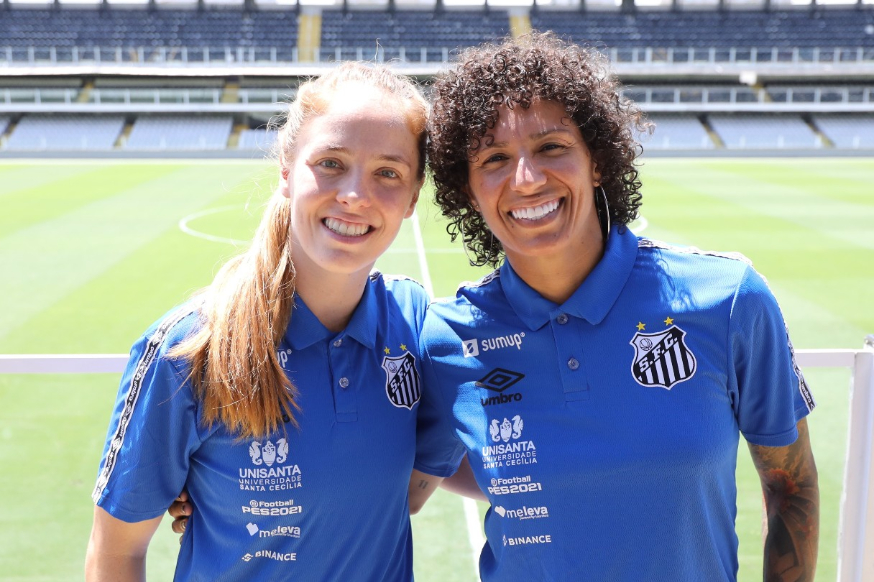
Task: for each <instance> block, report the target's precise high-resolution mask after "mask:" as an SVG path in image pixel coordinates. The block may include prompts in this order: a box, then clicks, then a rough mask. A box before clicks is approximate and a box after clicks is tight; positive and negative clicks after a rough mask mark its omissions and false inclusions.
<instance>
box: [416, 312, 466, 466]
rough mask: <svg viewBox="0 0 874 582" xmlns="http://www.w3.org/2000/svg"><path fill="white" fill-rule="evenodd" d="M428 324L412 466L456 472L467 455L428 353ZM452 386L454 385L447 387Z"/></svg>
mask: <svg viewBox="0 0 874 582" xmlns="http://www.w3.org/2000/svg"><path fill="white" fill-rule="evenodd" d="M427 329H428V326H427V325H426V327H425V332H424V333H423V335H422V338H423V339H420V341H419V345H420V353H421V354H422V377H423V379H424V386H423V390H422V399H421V400H420V401H419V410H418V416H417V420H416V460H415V463H414V465H413V467H414V468H415V469H416V470H418V471H421V472H423V473H427V474H428V475H434V476H436V477H449V476H451V475H454V474H455V472H456V471H457V470H458V466H459V465H460V464H461V460H462V459H463V458H464V455H465V448H464V445H463V444H462V442H461V441H460V440H459V439H458V437H457V436H456V434H455V430H454V428H453V423H452V409H451V408H450V407H448V406H446V404H445V403H444V395H443V389H444V387H443V386H441V384H440V381H439V380H438V378H437V374H436V370H435V367H434V364H433V363H432V361H431V358H430V355H429V354H428V348H427V342H426V341H424V338H425V337H426V336H427V333H428V331H427ZM446 388H451V387H446Z"/></svg>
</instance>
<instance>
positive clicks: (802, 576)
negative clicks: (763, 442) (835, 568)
mask: <svg viewBox="0 0 874 582" xmlns="http://www.w3.org/2000/svg"><path fill="white" fill-rule="evenodd" d="M749 447H750V453H751V454H752V456H753V463H754V464H755V465H756V470H757V471H758V473H759V479H760V480H761V482H762V492H763V493H764V502H765V516H764V523H763V534H764V536H765V563H764V580H765V582H811V581H812V580H813V575H814V572H815V571H816V556H817V549H818V544H819V485H818V483H817V474H816V463H815V462H814V460H813V451H812V450H811V448H810V436H809V434H808V432H807V420H806V419H801V420H800V421H799V422H798V440H796V441H795V442H794V443H793V444H791V445H789V446H786V447H763V446H758V445H752V444H751V445H749Z"/></svg>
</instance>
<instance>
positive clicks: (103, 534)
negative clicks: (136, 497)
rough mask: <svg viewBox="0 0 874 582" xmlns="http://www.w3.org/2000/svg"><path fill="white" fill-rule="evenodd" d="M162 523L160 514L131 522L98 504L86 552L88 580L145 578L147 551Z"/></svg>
mask: <svg viewBox="0 0 874 582" xmlns="http://www.w3.org/2000/svg"><path fill="white" fill-rule="evenodd" d="M159 523H161V518H160V517H156V518H154V519H149V520H146V521H140V522H136V523H128V522H124V521H121V520H120V519H117V518H115V517H113V516H111V515H110V514H109V513H107V512H106V511H104V510H103V509H102V508H100V507H95V508H94V525H93V526H92V527H91V538H90V539H89V540H88V552H87V554H86V555H85V580H86V582H145V580H146V551H147V550H148V547H149V540H151V539H152V535H153V534H154V533H155V530H156V529H157V528H158V524H159Z"/></svg>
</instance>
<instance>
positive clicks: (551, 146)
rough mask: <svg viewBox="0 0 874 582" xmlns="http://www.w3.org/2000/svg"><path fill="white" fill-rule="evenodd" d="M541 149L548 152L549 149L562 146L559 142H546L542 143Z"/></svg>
mask: <svg viewBox="0 0 874 582" xmlns="http://www.w3.org/2000/svg"><path fill="white" fill-rule="evenodd" d="M542 149H543V151H545V152H548V151H551V150H560V149H564V146H563V145H562V144H560V143H548V144H546V145H544V146H543V148H542Z"/></svg>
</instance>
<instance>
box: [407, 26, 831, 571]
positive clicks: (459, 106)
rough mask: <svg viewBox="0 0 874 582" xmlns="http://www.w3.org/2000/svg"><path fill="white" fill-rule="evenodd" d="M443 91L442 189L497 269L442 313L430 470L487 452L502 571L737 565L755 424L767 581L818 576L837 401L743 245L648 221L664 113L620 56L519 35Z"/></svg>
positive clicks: (449, 209) (455, 228) (465, 64)
mask: <svg viewBox="0 0 874 582" xmlns="http://www.w3.org/2000/svg"><path fill="white" fill-rule="evenodd" d="M432 96H433V106H432V114H431V117H430V119H429V130H430V139H431V141H430V145H429V155H430V162H431V167H432V170H433V173H434V180H435V183H436V188H437V195H436V196H437V202H438V204H439V206H440V208H441V211H442V213H443V214H444V215H445V216H446V217H447V218H448V219H449V221H450V225H449V227H448V230H449V233H450V235H451V236H452V237H453V239H454V238H456V237H461V239H462V242H463V244H464V245H465V247H466V250H469V251H470V252H472V253H473V256H474V258H473V259H472V262H474V263H476V264H480V265H484V264H489V265H492V266H495V267H498V268H497V270H495V271H494V272H493V273H492V274H490V275H488V276H487V277H485V278H483V279H482V280H481V281H479V282H477V283H468V284H463V285H462V286H461V287H460V288H459V290H458V292H457V294H456V296H455V297H453V298H450V299H448V300H443V301H437V302H434V303H432V305H431V307H430V308H429V311H428V314H427V316H426V319H425V326H424V328H423V333H422V335H421V336H420V337H421V341H422V342H423V346H422V357H423V360H424V362H425V363H424V366H423V369H424V372H423V373H424V379H425V382H426V385H427V386H428V387H429V390H426V391H425V393H424V396H423V401H422V403H421V405H420V409H419V431H420V432H419V436H418V438H419V440H420V442H419V450H420V451H424V453H423V454H420V455H418V456H417V460H416V464H415V467H416V469H418V470H419V471H421V472H423V473H425V474H427V475H431V476H433V477H428V478H426V481H428V482H427V483H425V484H424V486H427V487H428V488H432V487H431V486H432V485H434V484H436V483H438V482H440V481H441V478H443V477H447V476H450V475H453V473H455V471H456V470H457V468H458V467H459V464H460V463H461V461H462V460H463V458H464V457H465V456H466V457H467V459H468V460H469V462H470V470H471V471H472V473H473V475H474V476H475V478H476V481H477V483H478V485H479V488H480V489H481V490H482V491H483V492H484V493H485V495H486V497H487V499H488V501H489V502H490V503H491V509H490V510H489V512H488V513H487V515H486V518H485V532H486V537H487V542H486V545H485V547H484V548H483V550H482V554H481V556H480V572H481V576H482V579H483V580H484V581H487V582H494V581H500V582H507V581H511V580H522V581H526V582H529V581H533V580H593V581H599V582H600V581H607V580H611V581H612V580H617V581H638V580H657V581H668V580H670V581H672V582H676V581H689V582H693V581H694V582H699V581H702V580H706V581H708V582H713V581H722V580H728V581H731V580H736V578H737V570H738V558H737V547H738V540H737V537H736V535H735V529H734V525H735V524H734V521H735V514H736V501H735V500H736V494H737V490H736V489H737V488H736V484H735V466H736V461H737V449H738V443H739V434H741V433H742V434H743V435H744V437H745V439H746V440H747V442H748V443H749V450H750V452H751V454H752V457H753V460H754V462H755V465H756V468H757V470H758V472H759V475H760V477H761V482H762V488H763V491H764V497H765V509H766V522H765V526H766V530H767V532H766V540H765V545H764V551H765V579H766V580H811V579H812V578H813V573H814V570H815V566H816V551H817V541H818V513H819V500H818V485H817V474H816V467H815V463H814V459H813V455H812V452H811V448H810V442H809V437H808V431H807V425H806V420H805V417H806V416H807V414H808V413H809V412H810V410H811V409H812V408H813V407H814V401H813V398H812V397H811V395H810V391H809V390H808V388H807V385H806V384H805V381H804V378H803V377H802V375H801V372H800V371H799V369H798V367H797V365H796V363H795V358H794V354H793V350H792V344H791V343H790V341H789V338H788V335H787V332H786V327H785V324H784V322H783V318H782V315H781V313H780V310H779V308H778V306H777V304H776V301H775V299H774V297H773V296H772V294H771V293H770V291H769V290H768V287H767V285H766V283H765V281H764V279H763V278H762V277H761V276H760V275H758V274H757V273H756V272H755V271H754V270H753V269H752V267H751V266H750V264H749V262H748V261H747V260H746V259H744V258H743V257H742V256H740V255H736V254H728V255H725V254H717V253H709V252H704V251H700V250H698V249H695V248H680V247H675V246H671V245H668V244H665V243H661V242H657V241H654V240H650V239H647V238H638V237H637V236H635V235H634V234H633V233H632V232H631V231H630V230H629V228H628V225H629V223H630V222H631V221H632V220H634V219H635V217H636V216H637V211H638V208H639V206H640V200H641V183H640V180H639V177H638V172H637V169H636V167H635V160H636V159H637V156H638V154H639V152H640V147H639V146H638V144H637V143H636V142H635V140H634V138H633V132H634V131H635V130H637V131H641V130H645V129H646V125H647V124H646V122H645V120H644V119H643V117H642V115H641V112H640V111H639V109H638V108H637V107H636V106H635V105H634V104H633V103H631V102H629V101H626V100H624V99H622V98H621V97H620V96H619V92H618V85H617V82H616V80H615V79H614V78H613V77H612V76H611V75H610V74H609V72H608V69H607V64H606V62H605V61H604V59H603V58H602V57H601V56H600V55H598V54H597V53H596V52H594V51H591V50H587V49H584V48H581V47H579V46H575V45H573V44H569V43H565V42H562V41H561V40H558V39H556V38H555V37H553V36H551V35H548V34H547V35H542V34H537V35H533V36H531V37H528V38H525V39H522V40H508V41H505V42H504V43H502V44H499V45H486V46H481V47H476V48H473V49H470V50H469V51H467V52H465V53H464V54H463V55H461V57H460V59H459V62H458V64H457V65H456V66H455V67H454V68H453V69H452V70H451V71H449V72H448V73H446V74H444V75H442V76H441V77H440V78H438V79H437V81H436V82H435V83H434V86H433V91H432ZM414 509H415V508H414Z"/></svg>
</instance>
